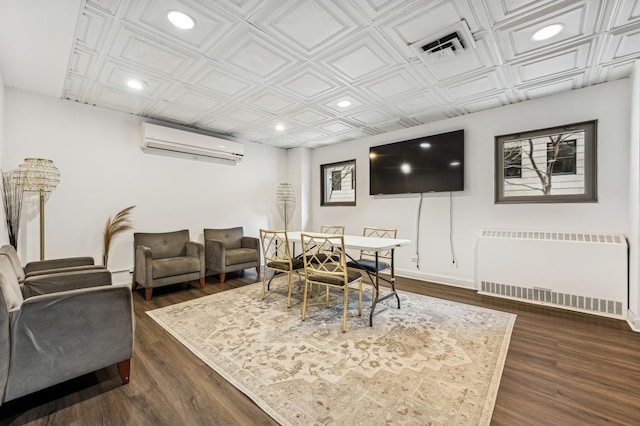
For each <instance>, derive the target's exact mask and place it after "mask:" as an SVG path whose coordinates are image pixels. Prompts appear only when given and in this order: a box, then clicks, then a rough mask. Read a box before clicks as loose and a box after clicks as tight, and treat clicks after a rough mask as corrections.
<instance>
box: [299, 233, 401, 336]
mask: <svg viewBox="0 0 640 426" xmlns="http://www.w3.org/2000/svg"><path fill="white" fill-rule="evenodd" d="M303 233H309V234H314V235H318V234H319V233H318V232H305V231H288V232H287V238H288V239H289V242H291V243H292V244H293V253H294V255H295V243H302V237H301V235H302V234H303ZM343 240H344V247H345V249H352V250H365V251H367V252H374V253H375V255H374V256H375V271H373V272H371V271H366V272H367V274H368V275H369V278H370V280H371V284H372V285H373V287H374V290H375V291H374V294H375V297H373V298H372V302H371V310H370V311H369V326H373V314H374V312H375V310H376V306H377V304H378V302H382V301H383V300H386V299H390V298H392V297H395V298H396V301H397V303H398V309H400V297H399V296H398V292H397V291H396V286H395V281H396V279H395V265H394V258H395V249H396V248H398V247H401V246H406V245H409V244H411V240H407V239H403V238H386V237H365V236H362V235H348V234H344V235H343ZM387 250H389V251H390V253H391V256H390V257H391V258H390V265H389V277H384V276H381V275H380V271H379V270H378V269H379V265H380V260H379V253H380V252H383V251H387ZM345 254H346V255H347V257H348V258H349V259H350V260H352V261H354V262H356V263H357V262H358V259H354V258H353V257H352V256H350V255H349V253H347V252H346V251H345ZM380 281H384V282H387V283H388V284H389V285H390V291H389V292H385V294H384V295H382V296H381V295H380V291H379V290H380Z"/></svg>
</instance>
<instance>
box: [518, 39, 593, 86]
mask: <svg viewBox="0 0 640 426" xmlns="http://www.w3.org/2000/svg"><path fill="white" fill-rule="evenodd" d="M591 46H592V44H591V43H584V44H580V45H578V46H574V47H572V48H569V49H567V50H564V51H561V52H553V53H552V54H549V55H545V56H543V57H535V58H530V59H527V60H524V61H522V62H518V63H514V65H513V66H512V70H513V71H514V79H515V80H516V84H526V83H533V82H535V81H536V80H542V79H556V78H559V77H561V76H562V75H566V74H577V73H579V72H581V71H582V70H584V68H585V67H586V66H587V59H588V55H589V51H590V49H591Z"/></svg>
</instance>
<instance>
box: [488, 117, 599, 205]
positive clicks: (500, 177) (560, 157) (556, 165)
mask: <svg viewBox="0 0 640 426" xmlns="http://www.w3.org/2000/svg"><path fill="white" fill-rule="evenodd" d="M596 145H597V120H591V121H584V122H580V123H573V124H566V125H561V126H556V127H549V128H546V129H539V130H529V131H525V132H520V133H516V134H508V135H500V136H496V137H495V203H496V204H500V203H589V202H597V201H598V197H597V146H596Z"/></svg>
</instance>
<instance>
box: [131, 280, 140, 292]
mask: <svg viewBox="0 0 640 426" xmlns="http://www.w3.org/2000/svg"><path fill="white" fill-rule="evenodd" d="M136 288H138V283H137V282H136V281H135V280H133V282H132V283H131V291H136Z"/></svg>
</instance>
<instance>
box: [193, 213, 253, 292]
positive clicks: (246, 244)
mask: <svg viewBox="0 0 640 426" xmlns="http://www.w3.org/2000/svg"><path fill="white" fill-rule="evenodd" d="M204 246H205V257H206V262H205V263H206V267H207V270H208V271H211V272H212V273H214V274H218V278H219V279H220V282H221V283H223V282H224V279H225V276H226V273H227V272H234V271H240V270H243V269H247V268H256V272H258V278H260V240H259V239H258V238H254V237H245V236H244V230H243V228H242V227H241V226H239V227H236V228H225V229H205V230H204Z"/></svg>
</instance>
